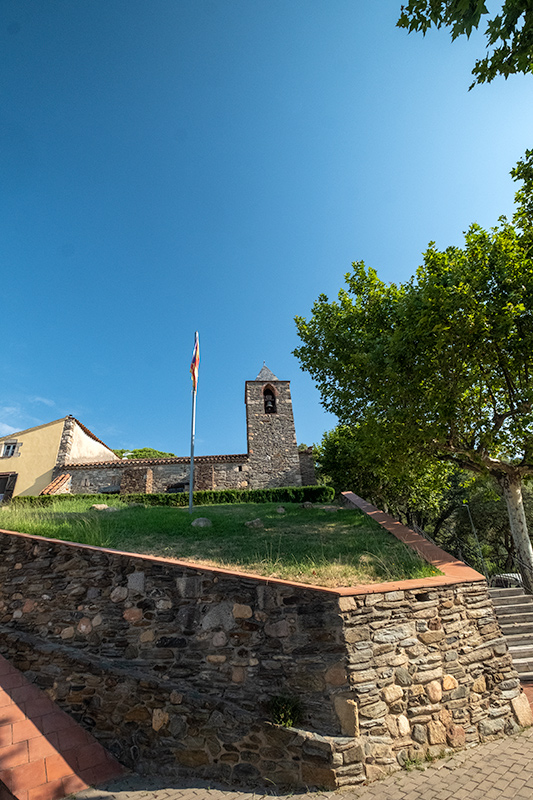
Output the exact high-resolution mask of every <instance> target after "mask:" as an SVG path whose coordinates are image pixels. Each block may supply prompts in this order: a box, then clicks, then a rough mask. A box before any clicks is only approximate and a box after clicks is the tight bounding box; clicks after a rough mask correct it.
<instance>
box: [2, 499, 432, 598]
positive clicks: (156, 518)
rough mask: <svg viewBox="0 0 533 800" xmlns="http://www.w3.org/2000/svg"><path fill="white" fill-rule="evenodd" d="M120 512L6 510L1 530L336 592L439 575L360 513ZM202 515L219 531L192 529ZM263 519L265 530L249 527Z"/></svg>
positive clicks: (241, 508)
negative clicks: (297, 583) (256, 575)
mask: <svg viewBox="0 0 533 800" xmlns="http://www.w3.org/2000/svg"><path fill="white" fill-rule="evenodd" d="M108 503H109V505H113V506H114V507H116V508H117V509H118V511H116V512H105V511H104V512H97V511H91V510H89V506H90V501H88V500H86V499H84V500H80V502H79V503H76V502H73V503H69V504H68V507H67V506H66V505H59V504H57V506H54V505H52V506H49V507H47V508H43V509H28V508H23V507H21V508H17V507H15V506H13V507H11V508H9V510H6V511H4V512H2V516H1V517H0V526H1V527H2V528H4V529H9V530H16V531H21V532H23V533H30V534H34V535H38V536H47V537H50V538H55V539H64V540H67V541H74V542H80V543H82V544H92V545H97V546H101V547H111V548H114V549H117V550H125V551H127V552H133V553H143V554H148V555H158V556H165V557H167V558H173V559H179V560H186V561H192V562H194V563H197V564H198V565H206V566H217V567H224V568H226V569H235V570H240V571H244V572H251V573H255V574H258V575H262V576H264V577H270V578H282V579H285V580H292V581H299V582H302V583H308V584H314V585H319V586H328V587H341V586H354V585H356V584H368V583H376V582H381V581H388V580H401V579H406V578H423V577H428V576H431V575H437V574H439V572H438V570H436V569H435V568H434V567H432V566H430V565H429V564H427V563H426V562H425V561H423V560H422V559H421V558H419V556H417V554H416V553H414V552H413V551H412V550H410V549H409V548H407V547H406V546H405V545H403V544H402V543H401V542H399V541H398V540H397V539H396V538H395V537H394V536H392V535H391V534H389V533H387V532H386V531H384V530H383V529H382V528H381V527H380V526H379V525H378V524H377V523H376V522H374V521H373V520H371V519H369V518H368V517H367V516H365V515H364V514H362V513H361V512H360V511H358V510H351V509H338V510H336V511H331V510H328V509H327V508H321V507H319V506H315V507H313V508H311V509H304V508H302V507H301V506H300V505H298V504H291V503H286V504H284V506H283V507H284V508H285V513H284V514H279V513H277V508H278V506H277V504H274V503H264V504H248V503H246V504H232V505H223V506H222V505H221V506H212V505H210V506H203V507H197V508H195V509H194V512H193V514H192V515H191V514H189V512H188V509H186V508H169V507H157V506H152V507H129V506H127V505H125V504H124V503H123V502H121V500H120V498H119V497H110V498H109V501H108ZM197 517H206V518H208V519H209V520H210V521H211V523H212V526H211V527H207V528H196V527H192V526H191V522H192V520H193V519H195V518H197ZM257 518H258V519H260V520H261V522H262V525H263V527H258V528H248V527H246V525H245V522H246V521H249V520H253V519H257Z"/></svg>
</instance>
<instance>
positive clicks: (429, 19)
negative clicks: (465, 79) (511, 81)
mask: <svg viewBox="0 0 533 800" xmlns="http://www.w3.org/2000/svg"><path fill="white" fill-rule="evenodd" d="M488 14H489V11H488V9H487V6H486V4H485V3H484V2H483V0H409V2H408V3H407V4H406V5H405V6H402V7H401V13H400V17H399V19H398V22H397V25H398V27H399V28H405V29H406V30H407V31H408V32H409V33H411V32H412V31H419V32H421V33H422V34H426V32H427V31H428V30H429V28H431V27H432V26H433V27H436V28H441V27H447V28H449V29H450V31H451V36H452V40H454V39H457V38H458V37H459V36H463V35H465V36H467V37H469V36H470V34H471V33H472V31H473V30H474V29H477V28H479V26H480V24H481V21H482V18H484V17H486V15H488ZM485 37H486V39H487V48H493V49H492V50H491V51H490V52H489V53H488V55H486V56H485V57H484V58H482V59H479V60H477V61H476V63H475V66H474V69H473V70H472V74H473V75H474V76H475V80H474V82H473V84H472V85H471V86H470V88H472V87H473V86H475V84H476V83H485V82H487V83H490V81H492V80H494V78H495V77H496V76H497V75H503V76H504V77H505V78H507V77H508V76H509V75H513V74H516V73H519V72H522V73H526V74H527V73H530V72H532V71H533V7H532V6H531V4H530V3H528V2H526V1H525V0H504V2H503V3H502V4H501V9H500V13H499V14H496V15H494V17H492V18H491V19H488V20H487V25H486V29H485Z"/></svg>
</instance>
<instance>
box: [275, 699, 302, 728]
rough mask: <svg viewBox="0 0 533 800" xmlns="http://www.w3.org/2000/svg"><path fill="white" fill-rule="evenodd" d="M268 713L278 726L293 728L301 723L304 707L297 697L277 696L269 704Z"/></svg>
mask: <svg viewBox="0 0 533 800" xmlns="http://www.w3.org/2000/svg"><path fill="white" fill-rule="evenodd" d="M268 711H269V713H270V716H271V717H272V720H273V722H275V723H276V725H282V726H283V727H284V728H292V727H293V726H294V725H297V724H298V723H299V722H301V720H302V718H303V707H302V704H301V702H300V700H299V699H298V698H297V697H291V696H289V695H276V696H275V697H271V698H270V701H269V703H268Z"/></svg>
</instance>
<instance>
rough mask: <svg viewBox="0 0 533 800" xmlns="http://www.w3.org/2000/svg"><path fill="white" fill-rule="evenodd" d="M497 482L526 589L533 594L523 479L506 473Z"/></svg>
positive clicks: (532, 561) (532, 553)
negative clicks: (503, 500) (505, 506)
mask: <svg viewBox="0 0 533 800" xmlns="http://www.w3.org/2000/svg"><path fill="white" fill-rule="evenodd" d="M497 481H498V483H499V485H500V486H501V489H502V492H503V496H504V497H505V502H506V503H507V513H508V514H509V525H510V528H511V536H512V537H513V542H514V546H515V552H516V558H517V560H518V565H519V569H520V573H521V575H522V580H523V583H524V589H525V590H526V592H527V593H528V594H533V547H532V546H531V539H530V538H529V533H528V529H527V522H526V515H525V513H524V504H523V502H522V478H521V477H520V475H519V474H514V475H513V474H508V473H504V474H503V475H498V477H497Z"/></svg>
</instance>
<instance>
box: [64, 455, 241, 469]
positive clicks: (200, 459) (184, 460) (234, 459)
mask: <svg viewBox="0 0 533 800" xmlns="http://www.w3.org/2000/svg"><path fill="white" fill-rule="evenodd" d="M190 460H191V459H190V458H189V456H176V457H175V458H131V459H119V460H118V461H93V462H91V463H90V464H69V465H68V468H69V469H70V470H73V469H92V468H93V467H108V468H109V469H122V468H123V467H131V466H134V467H143V466H144V467H150V466H159V465H161V464H188V463H189V462H190ZM243 461H248V453H241V454H237V455H226V456H195V457H194V463H195V464H228V463H229V464H232V463H233V464H235V463H238V464H242V462H243Z"/></svg>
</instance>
